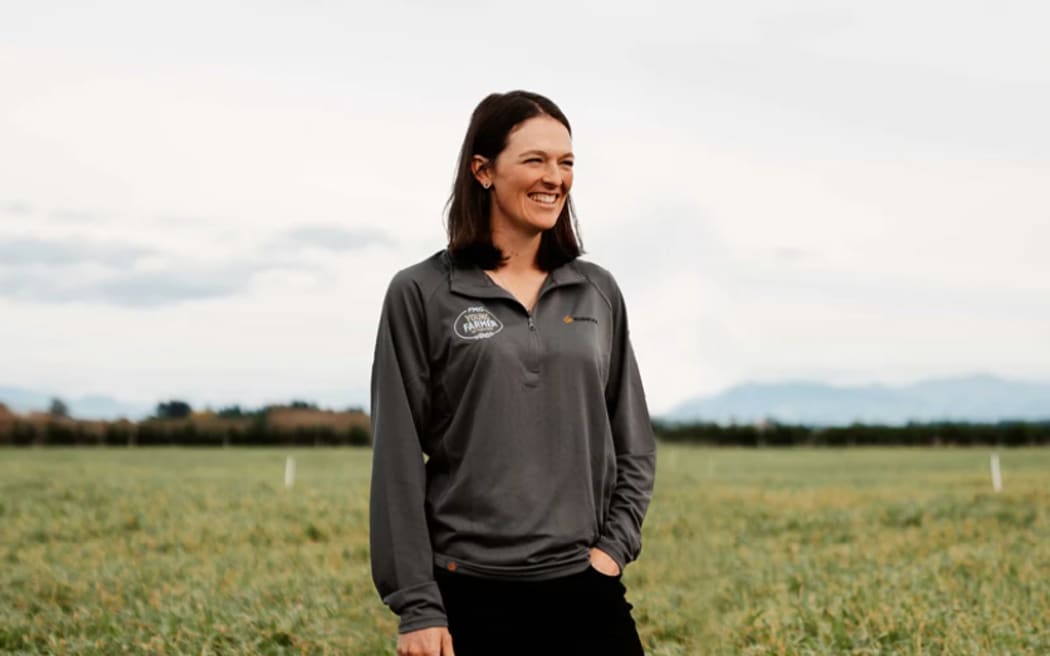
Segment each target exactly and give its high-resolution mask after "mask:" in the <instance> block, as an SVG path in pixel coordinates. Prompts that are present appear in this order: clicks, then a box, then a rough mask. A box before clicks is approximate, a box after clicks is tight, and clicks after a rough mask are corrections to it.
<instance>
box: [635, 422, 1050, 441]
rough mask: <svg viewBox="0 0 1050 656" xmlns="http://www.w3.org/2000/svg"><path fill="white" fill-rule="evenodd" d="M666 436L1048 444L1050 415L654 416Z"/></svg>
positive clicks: (659, 431) (660, 432)
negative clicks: (803, 422) (799, 419)
mask: <svg viewBox="0 0 1050 656" xmlns="http://www.w3.org/2000/svg"><path fill="white" fill-rule="evenodd" d="M653 427H654V429H655V430H656V432H657V434H658V435H659V436H660V439H662V440H664V441H666V442H685V443H691V444H707V445H715V446H742V447H763V446H940V445H945V446H949V445H950V446H1046V445H1050V421H1046V422H1020V421H1016V422H999V423H995V424H970V423H954V422H935V423H921V424H920V423H911V424H907V425H904V426H878V425H868V424H853V425H850V426H836V427H810V426H797V425H789V424H776V423H764V424H756V425H750V424H748V425H743V424H741V425H736V426H721V425H719V424H707V423H695V424H670V423H662V422H653Z"/></svg>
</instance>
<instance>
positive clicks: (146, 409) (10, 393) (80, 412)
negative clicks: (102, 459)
mask: <svg viewBox="0 0 1050 656" xmlns="http://www.w3.org/2000/svg"><path fill="white" fill-rule="evenodd" d="M55 396H57V397H58V398H61V399H62V400H63V401H65V402H66V406H67V407H68V408H69V414H70V415H71V416H73V417H75V418H77V419H116V418H118V417H125V418H127V419H133V420H138V419H142V418H144V417H146V416H148V415H150V414H151V413H152V412H153V409H154V406H153V405H151V404H147V403H131V402H126V401H118V400H117V399H113V398H111V397H108V396H99V395H91V396H82V397H80V398H77V399H67V398H65V397H63V396H62V395H60V394H45V393H43V392H38V391H35V390H27V389H23V388H21V387H3V386H0V403H3V404H4V405H6V406H7V407H8V408H10V409H11V410H13V411H14V412H17V413H20V414H25V413H27V412H47V409H48V407H49V406H50V405H51V399H52V398H53V397H55Z"/></svg>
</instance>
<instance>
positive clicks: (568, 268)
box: [442, 249, 587, 300]
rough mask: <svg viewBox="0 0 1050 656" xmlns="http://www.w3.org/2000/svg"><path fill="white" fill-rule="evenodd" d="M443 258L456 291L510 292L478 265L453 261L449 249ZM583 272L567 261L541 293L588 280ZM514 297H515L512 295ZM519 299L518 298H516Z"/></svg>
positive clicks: (491, 295)
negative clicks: (465, 264) (463, 265)
mask: <svg viewBox="0 0 1050 656" xmlns="http://www.w3.org/2000/svg"><path fill="white" fill-rule="evenodd" d="M442 259H444V261H445V264H446V265H447V266H448V269H449V286H450V288H451V290H452V291H453V292H454V293H457V294H464V295H466V296H481V297H486V298H502V297H506V296H509V295H510V294H509V293H508V292H507V291H506V290H505V289H503V288H502V287H500V286H499V285H497V284H496V283H495V282H493V281H492V279H491V278H489V277H488V276H487V275H485V272H484V271H483V270H482V269H481V268H479V267H477V266H471V267H459V266H456V264H455V263H454V262H453V260H452V258H451V256H450V255H449V253H448V249H445V251H443V252H442ZM586 280H587V279H586V278H585V277H584V275H583V274H582V273H580V272H579V270H578V269H577V268H576V265H575V263H574V262H566V263H565V264H562V265H561V266H559V267H557V268H555V269H552V270H551V271H550V272H549V273H548V274H547V278H546V279H545V280H544V281H543V286H542V287H540V295H542V294H543V293H544V292H545V291H547V290H548V289H553V288H554V287H561V286H563V285H575V284H579V283H582V282H584V281H586ZM511 298H513V297H511ZM515 300H517V299H515Z"/></svg>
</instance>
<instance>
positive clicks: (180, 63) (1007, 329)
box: [0, 0, 1050, 413]
mask: <svg viewBox="0 0 1050 656" xmlns="http://www.w3.org/2000/svg"><path fill="white" fill-rule="evenodd" d="M787 4H788V3H782V2H747V1H745V2H734V3H699V4H698V3H687V2H661V1H655V2H647V3H644V5H639V4H638V3H623V2H608V1H603V2H572V3H568V2H531V3H528V4H522V3H516V4H508V3H492V2H459V3H424V2H385V3H351V2H321V1H311V2H296V3H293V2H284V3H279V2H250V3H249V2H234V1H230V2H214V1H209V2H192V1H189V2H179V3H164V4H161V3H141V2H105V1H103V2H93V3H75V2H48V1H46V0H45V1H42V2H34V3H14V2H3V3H0V81H2V85H0V345H2V348H0V385H10V386H18V387H24V388H30V389H35V390H40V391H43V392H47V393H55V394H61V395H64V396H67V397H77V396H82V395H87V394H103V395H107V396H112V397H115V398H118V399H121V400H125V401H142V402H146V403H155V402H156V401H158V400H161V399H168V398H180V399H185V400H187V401H189V402H191V403H192V404H194V405H195V406H204V405H211V406H213V407H220V406H223V405H227V404H232V403H240V404H242V405H248V406H257V405H261V404H263V403H270V402H280V401H287V400H290V399H293V398H295V399H309V400H315V401H318V402H320V403H322V404H324V405H330V406H334V407H339V406H347V405H364V404H366V403H367V400H368V380H369V371H370V367H371V358H372V351H373V346H374V341H375V332H376V322H377V319H378V315H379V305H380V302H381V300H382V296H383V294H384V292H385V289H386V285H387V283H388V282H389V280H390V278H391V276H393V274H394V273H395V272H396V271H397V270H399V269H401V268H404V267H406V266H409V265H410V264H413V263H415V262H417V261H419V260H421V259H423V258H425V257H427V256H429V255H431V254H433V253H434V252H436V251H438V250H440V249H441V248H443V247H444V245H445V232H444V223H443V220H444V218H443V208H444V205H445V201H446V200H447V196H448V193H449V191H450V187H451V182H452V176H453V172H454V167H455V163H456V162H455V160H456V156H457V151H458V148H459V144H460V141H461V140H462V137H463V134H464V132H465V130H466V126H467V121H468V119H469V116H470V113H471V111H472V110H473V108H474V107H475V105H476V104H477V103H478V102H479V101H480V100H481V99H482V98H483V97H485V96H486V95H487V94H489V93H491V92H494V91H508V90H511V89H528V90H532V91H537V92H539V93H542V94H544V95H546V96H548V97H549V98H551V99H552V100H554V101H555V102H556V103H557V104H558V105H559V106H560V107H561V109H562V110H563V111H564V112H565V113H566V115H567V116H568V118H569V120H570V121H571V123H572V126H573V148H574V151H575V154H576V167H575V182H574V186H573V191H572V195H573V200H574V203H575V204H576V208H577V210H578V215H579V223H580V228H581V233H582V238H583V244H584V248H585V251H586V255H585V256H584V258H585V259H589V260H591V261H594V262H597V263H598V264H601V265H602V266H604V267H605V268H607V269H609V270H610V271H611V272H612V273H613V275H614V276H615V277H616V279H617V281H618V282H619V284H620V287H621V288H622V290H623V292H624V296H625V299H626V302H627V308H628V316H629V321H630V326H631V329H630V330H631V340H632V343H633V345H634V349H635V352H636V355H637V358H638V361H639V366H640V369H641V372H642V376H643V381H644V383H645V389H646V395H647V398H648V401H649V406H650V409H651V410H652V411H653V412H654V413H660V412H665V411H667V410H669V409H671V408H673V407H674V406H676V405H677V404H679V403H681V402H682V401H684V400H686V399H689V398H693V397H697V396H706V395H711V394H715V393H718V392H719V391H722V390H724V389H726V388H728V387H731V386H733V385H737V384H741V383H745V382H748V381H765V382H769V381H778V380H797V379H808V380H814V381H820V382H826V383H832V384H861V383H873V382H879V383H885V384H890V385H893V384H904V383H909V382H913V381H916V380H920V379H923V378H931V377H942V376H953V375H965V374H970V373H974V372H986V373H991V374H995V375H999V376H1004V377H1009V378H1015V379H1023V380H1050V302H1048V299H1050V257H1048V256H1047V253H1048V246H1050V194H1048V193H1047V188H1048V186H1050V185H1048V182H1050V128H1048V126H1047V122H1046V117H1047V116H1050V67H1047V66H1046V62H1047V61H1050V40H1048V39H1046V38H1045V26H1046V25H1047V24H1050V5H1047V4H1046V3H1040V2H1009V1H1006V2H995V3H992V2H932V1H931V2H922V3H915V2H896V1H884V0H883V1H879V2H853V3H837V2H807V1H802V2H794V3H790V5H791V6H790V7H788V6H786V5H787ZM88 5H90V6H88ZM439 5H440V6H439Z"/></svg>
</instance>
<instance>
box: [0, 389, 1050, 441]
mask: <svg viewBox="0 0 1050 656" xmlns="http://www.w3.org/2000/svg"><path fill="white" fill-rule="evenodd" d="M653 430H654V432H655V433H656V435H657V438H658V439H660V440H661V441H664V442H673V443H686V444H698V445H708V446H734V447H755V448H760V447H788V446H814V447H847V446H1005V447H1010V446H1046V445H1050V420H1048V421H1042V422H1022V421H1002V422H998V423H982V424H976V423H967V422H926V423H909V424H906V425H903V426H884V425H878V424H859V423H858V424H852V425H849V426H832V427H819V426H806V425H798V424H781V423H778V422H776V421H768V420H767V421H759V422H754V423H750V424H734V425H729V426H725V425H721V424H717V423H714V422H691V423H672V422H665V421H660V420H654V421H653ZM371 443H372V436H371V433H370V425H369V418H368V415H366V414H365V413H364V411H363V410H362V409H360V408H349V409H347V410H345V411H342V412H335V411H331V410H322V409H320V408H319V407H318V406H317V404H314V403H310V402H307V401H299V400H296V401H292V402H290V403H288V404H285V405H268V406H263V407H262V408H258V409H245V408H241V407H240V406H229V407H225V408H221V409H219V410H218V411H212V410H204V411H199V412H198V411H194V410H193V408H192V407H191V406H190V404H188V403H186V402H185V401H181V400H178V399H173V400H169V401H162V402H160V403H158V404H157V405H156V408H155V411H154V413H153V415H152V416H150V417H149V418H147V419H144V420H142V421H138V422H132V421H128V420H123V419H122V420H117V421H90V420H77V419H73V418H71V417H70V416H69V412H68V408H67V406H66V404H65V403H63V402H62V401H61V400H59V399H53V400H52V402H51V406H50V408H49V411H48V412H46V413H34V414H30V415H28V416H21V415H16V414H14V413H12V412H10V411H9V410H8V409H7V408H6V407H5V406H4V405H3V404H0V446H4V445H6V446H216V447H229V446H370V445H371Z"/></svg>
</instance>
